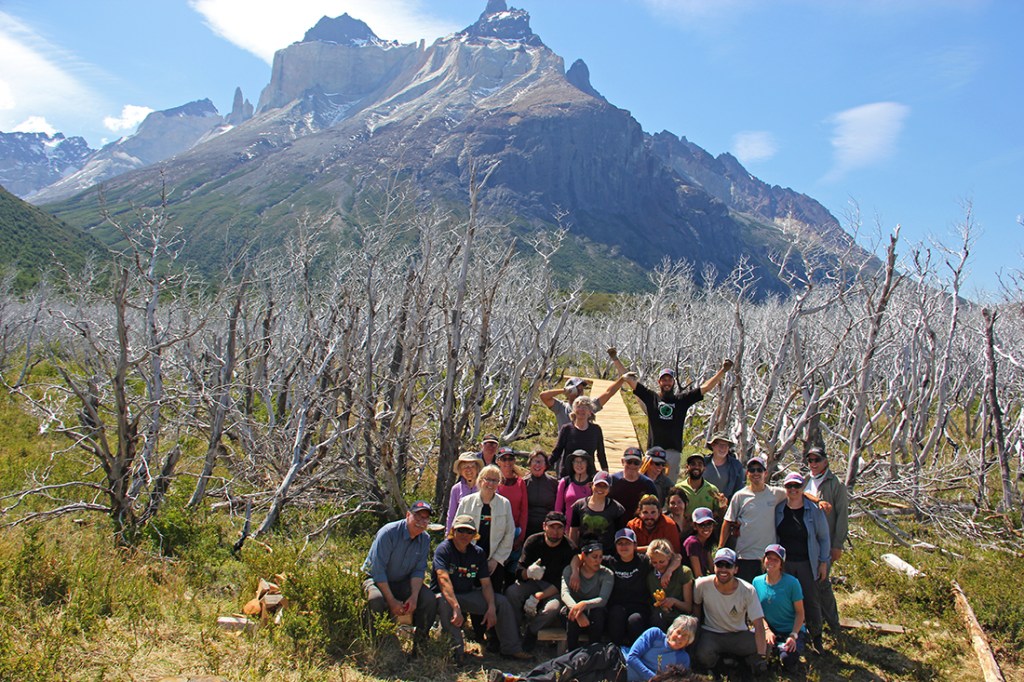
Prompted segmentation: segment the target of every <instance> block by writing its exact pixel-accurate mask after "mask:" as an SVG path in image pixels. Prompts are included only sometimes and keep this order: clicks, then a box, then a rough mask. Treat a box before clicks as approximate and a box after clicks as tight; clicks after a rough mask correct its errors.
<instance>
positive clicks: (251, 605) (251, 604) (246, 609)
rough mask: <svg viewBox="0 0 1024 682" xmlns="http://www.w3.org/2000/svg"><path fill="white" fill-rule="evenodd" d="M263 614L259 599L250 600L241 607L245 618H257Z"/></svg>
mask: <svg viewBox="0 0 1024 682" xmlns="http://www.w3.org/2000/svg"><path fill="white" fill-rule="evenodd" d="M262 612H263V604H262V603H260V600H259V599H250V600H249V601H247V602H246V603H245V606H243V607H242V613H244V614H245V615H247V616H258V615H260V613H262Z"/></svg>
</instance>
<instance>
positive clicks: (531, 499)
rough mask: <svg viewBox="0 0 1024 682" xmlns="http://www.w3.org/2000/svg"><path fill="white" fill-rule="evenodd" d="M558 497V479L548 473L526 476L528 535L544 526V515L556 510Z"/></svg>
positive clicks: (539, 530)
mask: <svg viewBox="0 0 1024 682" xmlns="http://www.w3.org/2000/svg"><path fill="white" fill-rule="evenodd" d="M557 497H558V481H556V480H555V479H553V478H551V477H550V476H548V475H546V474H545V475H543V476H533V475H530V476H527V477H526V504H527V514H526V519H527V520H526V536H527V537H529V536H531V535H533V534H534V533H539V532H541V530H543V527H544V517H545V516H547V515H548V512H549V511H554V510H555V498H557Z"/></svg>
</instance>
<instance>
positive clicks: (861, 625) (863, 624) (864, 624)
mask: <svg viewBox="0 0 1024 682" xmlns="http://www.w3.org/2000/svg"><path fill="white" fill-rule="evenodd" d="M839 625H841V626H842V627H844V628H849V629H851V630H877V631H878V632H885V633H887V634H893V635H898V634H902V633H904V632H907V628H905V627H903V626H902V625H893V624H892V623H876V622H875V621H873V620H856V619H854V618H840V619H839Z"/></svg>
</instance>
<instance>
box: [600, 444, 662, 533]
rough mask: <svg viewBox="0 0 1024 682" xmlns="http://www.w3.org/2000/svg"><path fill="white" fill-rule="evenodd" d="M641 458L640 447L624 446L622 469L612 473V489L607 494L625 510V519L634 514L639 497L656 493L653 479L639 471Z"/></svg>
mask: <svg viewBox="0 0 1024 682" xmlns="http://www.w3.org/2000/svg"><path fill="white" fill-rule="evenodd" d="M643 459H644V455H643V453H642V452H640V448H632V447H631V448H626V451H625V452H623V453H622V471H619V472H617V473H614V474H612V490H611V492H610V493H608V496H609V497H611V498H612V499H613V500H615V501H616V502H618V503H619V504H621V505H622V508H623V509H625V510H626V519H627V520H628V519H632V518H633V517H634V516H635V515H636V513H637V505H638V504H639V503H640V498H641V497H643V496H644V495H657V494H658V489H657V488H656V487H655V485H654V481H652V480H651V479H650V478H648V477H647V476H644V475H643V474H641V473H640V464H641V462H643Z"/></svg>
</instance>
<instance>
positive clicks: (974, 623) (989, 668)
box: [950, 580, 1005, 682]
mask: <svg viewBox="0 0 1024 682" xmlns="http://www.w3.org/2000/svg"><path fill="white" fill-rule="evenodd" d="M950 586H951V587H952V590H953V598H954V599H955V600H956V610H957V612H958V613H959V614H960V617H961V618H963V621H964V625H966V626H967V633H968V634H969V635H970V636H971V646H972V647H974V653H975V655H976V656H977V657H978V663H979V664H980V665H981V672H982V674H984V675H985V682H1005V678H1004V677H1003V671H1002V670H1000V669H999V663H997V662H996V657H995V656H994V655H993V654H992V648H991V647H990V646H989V645H988V637H987V636H985V630H984V629H982V627H981V623H979V622H978V618H977V617H976V616H975V615H974V609H972V608H971V603H970V602H969V601H967V595H966V594H964V591H963V589H961V588H960V584H959V583H957V581H955V580H951V581H950Z"/></svg>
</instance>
